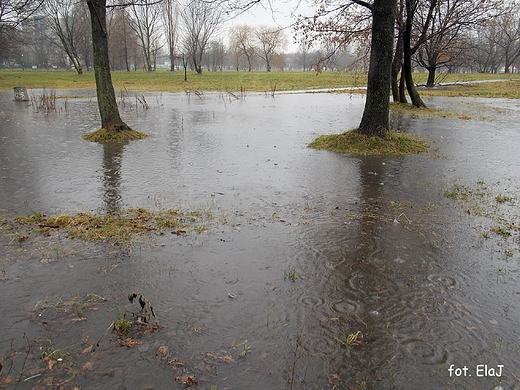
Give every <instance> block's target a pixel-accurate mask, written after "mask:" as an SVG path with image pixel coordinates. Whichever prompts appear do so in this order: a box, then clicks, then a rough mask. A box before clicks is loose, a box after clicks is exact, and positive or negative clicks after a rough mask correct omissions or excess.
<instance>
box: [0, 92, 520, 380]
mask: <svg viewBox="0 0 520 390" xmlns="http://www.w3.org/2000/svg"><path fill="white" fill-rule="evenodd" d="M31 93H32V94H34V95H38V94H39V93H42V92H41V91H37V90H35V91H31ZM63 94H64V95H65V94H69V95H70V94H72V92H63ZM77 94H78V95H80V96H79V97H77V98H67V99H65V98H63V99H58V102H57V105H58V109H57V111H56V112H54V111H53V112H44V111H42V110H41V109H39V110H38V109H37V108H36V107H35V106H34V105H31V104H28V103H20V102H13V101H12V92H9V93H8V92H2V93H1V94H0V98H1V99H0V120H1V125H0V137H1V142H0V159H1V173H0V209H2V214H3V219H4V222H3V224H2V227H3V230H2V238H1V240H2V247H1V248H2V249H1V250H0V261H1V264H0V271H1V273H0V292H1V295H2V300H1V303H0V328H1V331H2V338H1V340H0V354H1V356H0V359H1V360H0V362H1V364H2V368H1V372H0V387H5V388H7V389H14V388H17V389H35V388H36V389H47V388H56V389H166V388H173V389H177V388H178V389H181V388H185V387H191V388H199V389H252V390H255V389H258V390H263V389H489V390H491V389H518V388H520V379H519V378H520V364H519V363H518V362H519V361H520V327H519V317H520V304H519V298H520V283H519V259H520V256H519V244H520V242H519V240H520V237H519V230H518V224H519V215H520V213H519V209H518V202H519V201H520V198H519V182H518V179H519V173H520V158H519V154H518V150H520V128H519V127H518V123H520V109H519V107H520V106H519V103H518V102H517V101H515V100H496V99H495V100H485V99H460V98H459V99H450V98H433V99H430V100H427V104H429V105H430V106H432V107H435V108H440V109H445V110H446V111H447V112H449V115H447V116H445V117H440V116H433V117H430V116H420V117H413V116H410V115H403V114H399V115H398V114H394V115H393V116H392V126H393V127H394V130H396V131H401V132H410V133H417V134H419V135H421V136H422V137H425V138H428V139H431V140H432V143H431V148H430V151H429V152H428V153H427V154H423V155H416V156H406V157H369V156H352V155H342V154H336V153H331V152H326V151H317V150H314V149H310V148H308V147H307V145H308V143H309V142H311V141H312V140H313V139H314V138H315V137H317V136H318V135H321V134H330V133H339V132H343V131H346V130H349V129H351V128H353V127H355V126H356V125H357V124H358V123H359V121H360V117H361V113H362V108H363V103H364V100H363V97H362V96H357V95H349V94H328V93H322V94H307V93H300V94H277V95H275V96H274V97H272V96H270V95H269V96H267V95H263V94H252V93H250V94H248V95H246V96H240V97H239V98H238V99H236V98H235V97H234V96H232V95H230V94H217V93H215V94H209V93H208V94H204V95H202V96H198V95H197V94H194V93H186V94H147V95H146V96H145V98H146V101H147V105H148V106H147V107H145V106H144V105H143V104H142V103H139V102H138V101H137V99H135V100H134V98H133V97H126V98H125V99H124V100H122V101H121V102H120V105H121V108H122V116H123V117H124V118H125V120H126V122H127V123H128V124H129V125H130V126H131V127H133V128H135V129H138V130H140V131H144V132H146V133H149V134H151V137H150V138H148V139H145V140H141V141H134V142H131V143H127V144H124V145H109V146H103V145H99V144H93V143H89V142H86V141H84V140H83V139H82V138H81V135H82V134H84V133H87V132H89V131H92V130H95V129H96V126H98V124H99V119H98V117H97V111H96V110H97V106H96V102H95V99H93V98H92V97H89V95H90V94H91V93H89V92H88V91H81V92H79V93H77ZM128 207H143V208H146V209H152V210H162V209H178V210H189V211H191V212H194V213H198V214H200V215H204V218H203V219H204V221H203V222H200V223H199V222H197V223H199V225H197V226H195V228H194V229H192V230H190V231H189V232H188V234H179V231H177V232H175V231H174V230H175V229H169V230H164V231H162V232H155V231H154V232H150V233H149V234H146V235H140V236H137V237H135V238H134V240H133V241H132V243H131V244H128V245H123V246H117V245H111V244H109V243H99V242H98V243H86V242H82V241H80V240H72V239H70V238H68V237H67V236H66V235H64V234H62V233H60V232H59V231H58V232H56V231H53V230H51V232H47V234H42V233H38V232H37V231H36V230H34V231H31V232H30V234H28V235H27V236H21V235H20V234H18V231H17V230H16V228H13V226H15V225H14V222H12V221H13V220H12V218H13V217H14V216H17V215H25V216H27V215H31V214H34V213H42V214H45V215H50V214H62V213H68V214H75V213H80V212H91V211H95V212H97V213H101V214H103V213H117V212H118V211H120V210H122V209H125V208H128ZM172 233H176V234H172ZM133 292H136V293H137V294H138V296H139V297H141V298H142V299H143V301H142V303H143V306H144V310H145V311H147V312H148V314H150V308H151V307H153V314H154V315H153V316H150V315H149V316H148V319H149V320H150V321H151V320H153V324H154V325H155V326H145V325H143V324H141V325H140V324H138V323H137V324H135V323H134V324H133V325H134V328H133V330H132V331H131V332H130V333H128V334H127V335H122V334H121V335H119V336H118V335H117V334H116V332H114V331H113V326H112V324H113V323H114V322H115V321H117V319H118V318H121V317H123V316H124V314H125V312H126V311H127V310H128V311H132V312H137V311H139V303H137V302H134V303H133V304H132V303H130V302H129V300H128V299H127V296H128V295H129V294H131V293H133ZM156 321H157V322H156ZM137 322H139V321H137ZM151 322H152V321H151ZM157 323H158V325H157ZM139 326H141V328H139ZM136 328H137V330H136Z"/></svg>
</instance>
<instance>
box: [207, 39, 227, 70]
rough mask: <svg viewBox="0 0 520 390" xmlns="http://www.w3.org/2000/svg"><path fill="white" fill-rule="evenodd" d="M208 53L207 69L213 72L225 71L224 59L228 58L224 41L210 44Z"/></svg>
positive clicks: (214, 41)
mask: <svg viewBox="0 0 520 390" xmlns="http://www.w3.org/2000/svg"><path fill="white" fill-rule="evenodd" d="M208 46H209V50H208V53H207V67H208V69H211V70H212V71H217V70H219V71H222V70H223V69H224V59H225V57H226V47H225V46H224V43H223V42H222V41H218V40H213V41H210V42H209V45H208Z"/></svg>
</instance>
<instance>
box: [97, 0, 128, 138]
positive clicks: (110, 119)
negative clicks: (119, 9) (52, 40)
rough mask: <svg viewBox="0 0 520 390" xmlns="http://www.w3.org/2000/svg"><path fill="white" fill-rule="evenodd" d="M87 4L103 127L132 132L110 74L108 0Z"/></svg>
mask: <svg viewBox="0 0 520 390" xmlns="http://www.w3.org/2000/svg"><path fill="white" fill-rule="evenodd" d="M87 3H88V8H89V12H90V21H91V24H92V46H93V49H94V74H95V78H96V91H97V100H98V107H99V114H100V115H101V127H103V128H104V129H106V130H107V131H113V132H117V131H122V130H130V127H129V126H128V125H127V124H126V123H125V122H123V121H122V119H121V117H120V115H119V109H118V107H117V102H116V95H115V92H114V86H113V84H112V76H111V74H110V61H109V59H108V58H109V57H108V35H107V23H106V12H107V9H106V0H87Z"/></svg>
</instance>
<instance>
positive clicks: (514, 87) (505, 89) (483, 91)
mask: <svg viewBox="0 0 520 390" xmlns="http://www.w3.org/2000/svg"><path fill="white" fill-rule="evenodd" d="M497 76H498V75H497ZM513 77H516V76H513ZM498 78H499V77H497V79H498ZM419 93H420V94H421V96H448V97H483V98H506V99H520V80H518V79H516V80H509V81H499V82H496V81H495V82H485V83H475V84H455V85H446V86H441V87H436V88H424V89H420V90H419Z"/></svg>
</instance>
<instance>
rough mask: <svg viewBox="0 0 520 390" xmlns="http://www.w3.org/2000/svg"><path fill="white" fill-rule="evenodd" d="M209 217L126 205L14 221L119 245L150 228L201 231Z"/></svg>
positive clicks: (83, 238)
mask: <svg viewBox="0 0 520 390" xmlns="http://www.w3.org/2000/svg"><path fill="white" fill-rule="evenodd" d="M211 217H212V216H211V213H210V212H205V213H204V212H199V211H194V212H189V211H184V212H183V211H177V210H171V209H168V210H162V211H151V210H148V209H145V208H129V209H126V210H123V211H121V212H119V213H112V214H95V213H78V214H76V215H67V214H62V215H55V216H45V215H41V214H39V215H38V217H35V215H34V214H33V215H31V216H28V217H23V216H19V217H15V218H14V221H15V222H16V223H18V224H20V225H26V226H29V227H30V228H33V229H36V230H38V231H40V232H42V233H47V232H49V231H51V230H60V231H63V232H65V233H66V234H67V235H68V236H69V237H70V238H77V239H82V240H85V241H90V242H96V241H109V242H112V243H116V244H122V243H124V242H125V241H128V240H130V239H131V238H132V237H133V236H135V235H137V234H142V233H146V232H150V231H161V230H164V229H176V230H175V231H173V232H172V233H173V234H176V235H180V234H185V233H187V232H188V231H190V230H192V231H202V230H201V229H200V228H199V224H200V222H201V221H203V220H207V219H211ZM204 226H206V225H205V224H204Z"/></svg>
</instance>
